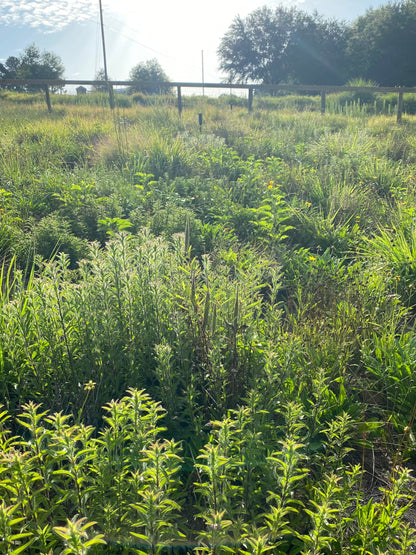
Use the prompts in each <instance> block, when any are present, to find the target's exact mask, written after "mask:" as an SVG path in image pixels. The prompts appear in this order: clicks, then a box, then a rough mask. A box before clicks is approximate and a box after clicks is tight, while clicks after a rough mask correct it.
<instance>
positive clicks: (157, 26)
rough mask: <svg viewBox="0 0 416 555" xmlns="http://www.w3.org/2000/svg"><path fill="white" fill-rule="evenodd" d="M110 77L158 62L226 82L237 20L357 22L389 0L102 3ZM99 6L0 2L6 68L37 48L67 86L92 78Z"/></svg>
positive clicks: (186, 74)
mask: <svg viewBox="0 0 416 555" xmlns="http://www.w3.org/2000/svg"><path fill="white" fill-rule="evenodd" d="M102 1H103V7H104V23H105V34H106V43H107V58H108V70H109V75H110V77H111V78H112V79H127V78H128V74H129V71H130V69H131V68H132V67H133V66H134V65H136V64H137V63H139V62H142V61H145V60H147V59H149V58H157V59H158V61H159V62H160V64H161V65H162V67H163V68H164V70H165V72H166V73H167V74H168V76H169V78H170V79H171V80H174V81H201V77H202V69H201V66H202V55H201V52H202V51H203V52H204V69H205V71H204V74H205V81H206V82H208V81H219V80H221V79H222V76H221V74H220V73H219V71H218V59H217V55H216V51H217V48H218V45H219V42H220V39H221V37H222V36H223V35H224V33H225V32H226V30H227V29H228V27H229V25H230V24H231V22H232V20H233V18H234V17H235V16H236V15H237V14H240V15H241V16H242V17H244V16H246V15H247V14H248V13H250V12H251V11H253V10H255V9H256V8H258V7H260V6H264V5H267V6H270V7H275V6H277V5H279V4H282V5H284V6H293V5H295V6H297V7H299V8H301V9H303V10H305V11H313V10H317V11H318V12H319V13H320V14H321V15H323V16H325V17H331V18H337V19H344V20H353V19H355V18H356V17H358V16H359V15H362V14H364V13H365V12H366V10H367V9H369V8H371V7H372V8H377V7H378V6H381V5H383V4H386V3H387V0H282V1H281V0H263V1H262V0H259V1H257V0H204V1H201V0H175V1H173V0H102ZM98 6H99V0H0V61H2V60H3V61H4V60H5V59H6V58H7V57H8V56H10V55H14V56H16V55H19V53H20V52H21V51H22V49H23V48H24V47H26V46H28V45H29V44H31V43H35V44H36V45H37V46H38V47H39V48H41V49H42V50H44V49H45V50H50V51H52V52H54V53H56V54H58V55H59V56H60V57H61V58H62V60H63V63H64V65H65V68H66V71H65V77H66V78H68V79H93V78H94V75H95V74H96V72H97V70H98V69H100V68H101V67H102V65H103V62H102V48H101V38H100V26H99V9H98Z"/></svg>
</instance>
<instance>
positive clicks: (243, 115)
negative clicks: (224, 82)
mask: <svg viewBox="0 0 416 555" xmlns="http://www.w3.org/2000/svg"><path fill="white" fill-rule="evenodd" d="M2 102H3V105H2V115H1V116H0V119H1V124H2V129H3V133H2V135H1V136H0V213H1V220H0V256H1V261H2V266H1V268H2V270H1V297H0V311H1V318H0V373H1V379H0V389H1V399H2V400H3V407H2V409H1V411H0V412H1V417H0V442H1V459H0V499H1V503H0V551H1V552H4V553H10V554H17V553H45V554H46V553H54V554H55V553H68V554H69V553H79V554H80V553H87V552H88V553H152V554H156V553H212V554H222V553H236V554H237V553H241V554H261V553H276V554H278V553H292V554H296V553H301V554H304V555H306V554H310V553H313V554H316V555H317V554H318V553H322V554H330V553H345V554H356V553H357V554H367V553H378V554H382V553H386V554H387V553H389V554H392V553H402V554H406V553H411V552H412V549H414V546H415V544H416V537H415V530H414V527H415V523H414V507H413V498H414V479H413V477H412V473H411V469H412V467H413V465H414V458H415V440H414V435H413V428H414V418H415V416H416V384H415V379H414V365H415V360H416V341H415V333H414V325H415V323H414V305H415V300H416V291H415V277H416V234H415V191H416V188H415V183H416V178H415V176H416V174H415V171H416V144H415V139H414V128H415V125H416V122H415V120H414V119H413V117H410V116H408V117H407V118H406V119H405V121H404V123H403V125H402V126H397V125H396V123H395V121H394V117H393V116H392V117H388V116H369V115H368V114H367V115H366V113H365V112H364V111H362V112H361V111H360V110H357V111H356V112H355V113H354V114H352V115H350V117H348V118H347V117H346V116H345V115H339V114H326V115H325V116H321V115H319V114H317V113H312V112H307V111H305V112H302V113H295V112H292V111H289V110H280V111H262V110H256V111H254V113H253V114H250V115H249V114H247V112H246V110H244V109H238V108H237V107H234V109H233V110H232V111H230V110H229V108H228V109H227V108H226V107H221V105H220V104H219V105H218V106H215V105H214V104H213V103H212V102H211V103H210V104H209V105H208V104H207V103H204V102H203V100H201V106H200V107H198V108H199V109H198V111H203V113H204V124H203V128H202V129H201V130H200V128H199V125H198V117H197V116H198V111H194V110H188V111H185V112H184V113H183V117H182V119H179V118H178V117H177V114H176V112H175V109H174V108H173V107H169V106H165V107H163V106H153V107H134V108H132V107H130V108H125V109H121V108H118V109H117V110H116V111H115V113H114V114H109V112H108V111H107V110H106V109H104V108H102V107H101V108H100V107H92V106H71V107H64V106H61V107H60V108H56V109H55V110H54V113H53V114H46V113H44V108H43V107H42V106H36V105H32V106H29V107H27V108H22V106H21V105H20V107H19V111H18V112H16V104H14V102H13V97H12V96H10V95H9V96H8V97H7V100H3V101H2Z"/></svg>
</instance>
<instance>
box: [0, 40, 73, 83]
mask: <svg viewBox="0 0 416 555" xmlns="http://www.w3.org/2000/svg"><path fill="white" fill-rule="evenodd" d="M63 73H64V66H63V63H62V60H61V58H60V57H59V56H57V55H56V54H53V53H52V52H47V51H44V52H40V50H39V49H38V47H37V46H35V45H34V44H31V45H30V46H27V47H26V48H25V49H24V51H23V53H22V54H21V55H20V56H19V57H15V56H10V57H9V58H7V60H6V63H5V64H4V65H3V64H0V78H1V79H61V78H62V76H63ZM23 90H26V91H29V92H33V91H36V90H39V87H36V86H33V85H25V86H23Z"/></svg>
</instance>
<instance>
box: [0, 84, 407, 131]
mask: <svg viewBox="0 0 416 555" xmlns="http://www.w3.org/2000/svg"><path fill="white" fill-rule="evenodd" d="M5 85H14V86H20V87H22V86H24V85H30V86H32V87H39V88H40V89H43V90H44V91H45V100H46V105H47V107H48V110H49V111H52V105H51V101H50V94H49V91H50V88H53V89H59V88H62V87H65V86H66V85H79V86H80V85H82V86H92V87H100V88H107V89H108V92H109V99H110V106H111V108H114V95H113V91H114V87H115V86H116V87H117V86H126V87H129V86H135V87H136V88H140V87H160V86H161V83H160V82H154V81H86V80H78V81H76V80H71V79H0V89H1V87H2V86H5ZM163 87H164V88H176V90H177V99H178V103H177V105H178V112H179V115H181V113H182V110H183V100H182V89H183V88H201V89H202V88H207V89H209V88H212V89H228V90H235V89H239V90H247V91H248V102H247V104H248V110H249V112H251V111H252V109H253V98H254V91H255V90H257V91H269V92H273V91H294V92H316V93H318V94H320V95H321V112H322V114H324V113H325V111H326V95H327V93H331V92H332V93H335V92H345V91H349V92H358V93H360V92H364V93H368V92H372V93H396V94H397V95H398V99H397V122H398V123H400V122H401V121H402V114H403V95H404V93H416V87H347V86H337V85H281V84H267V85H265V84H256V83H193V82H177V81H172V82H167V83H163Z"/></svg>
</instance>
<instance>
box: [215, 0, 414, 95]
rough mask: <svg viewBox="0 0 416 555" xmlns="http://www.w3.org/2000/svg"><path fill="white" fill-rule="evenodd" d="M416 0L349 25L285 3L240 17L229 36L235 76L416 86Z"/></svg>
mask: <svg viewBox="0 0 416 555" xmlns="http://www.w3.org/2000/svg"><path fill="white" fill-rule="evenodd" d="M415 48H416V0H403V1H396V2H390V3H388V4H387V5H385V6H382V7H380V8H378V9H370V10H368V11H367V12H366V14H365V15H363V16H361V17H358V18H357V19H356V20H355V21H353V22H352V23H350V24H347V23H346V22H343V21H338V20H335V19H325V18H323V17H322V16H321V15H320V14H319V13H318V12H315V13H313V14H309V13H307V12H305V11H302V10H299V9H296V8H285V7H284V6H282V5H280V6H278V7H277V8H275V9H271V8H268V7H262V8H259V9H256V10H255V11H253V12H252V13H250V14H249V15H248V16H247V17H246V18H242V17H240V16H236V17H235V18H234V20H233V22H232V24H231V25H230V27H229V29H228V31H227V32H226V34H225V35H224V37H223V38H222V40H221V43H220V46H219V49H218V56H219V60H220V68H221V70H223V71H224V72H225V73H226V74H227V75H228V76H229V80H230V81H231V82H236V81H237V82H246V81H256V82H261V83H265V84H267V83H280V82H285V83H300V84H311V85H315V84H316V85H342V84H344V83H346V82H348V81H349V80H351V79H357V78H360V79H365V80H368V81H374V82H376V83H378V84H380V85H383V86H414V85H416V59H415V57H414V55H413V52H414V51H415Z"/></svg>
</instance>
